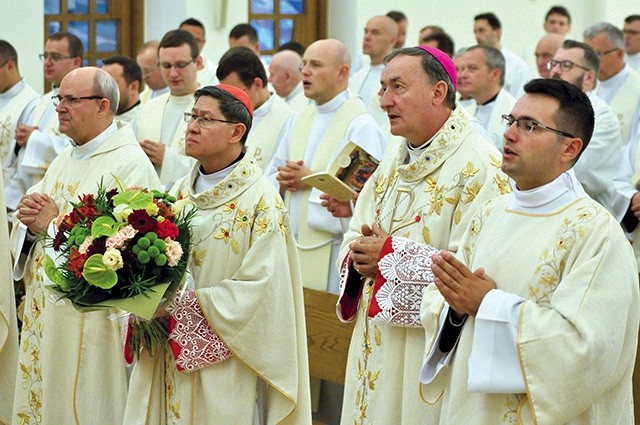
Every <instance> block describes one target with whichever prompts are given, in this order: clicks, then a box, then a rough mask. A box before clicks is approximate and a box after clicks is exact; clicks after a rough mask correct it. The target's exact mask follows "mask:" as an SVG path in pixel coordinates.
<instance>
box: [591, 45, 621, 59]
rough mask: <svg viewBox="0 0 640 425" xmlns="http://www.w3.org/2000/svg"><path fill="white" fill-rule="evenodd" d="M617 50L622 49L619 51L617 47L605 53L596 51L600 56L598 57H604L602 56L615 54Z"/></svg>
mask: <svg viewBox="0 0 640 425" xmlns="http://www.w3.org/2000/svg"><path fill="white" fill-rule="evenodd" d="M616 50H620V49H618V48H617V47H614V48H613V49H609V50H607V51H605V52H598V51H597V50H596V53H597V54H598V56H600V57H602V56H605V55H608V54H609V53H611V52H615V51H616Z"/></svg>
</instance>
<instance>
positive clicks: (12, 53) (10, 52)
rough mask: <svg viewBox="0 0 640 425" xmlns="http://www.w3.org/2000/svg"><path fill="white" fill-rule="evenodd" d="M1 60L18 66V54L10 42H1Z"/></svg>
mask: <svg viewBox="0 0 640 425" xmlns="http://www.w3.org/2000/svg"><path fill="white" fill-rule="evenodd" d="M0 60H2V61H13V62H15V64H16V67H17V66H18V52H16V49H15V48H14V47H13V46H12V45H11V43H9V42H8V41H5V40H0Z"/></svg>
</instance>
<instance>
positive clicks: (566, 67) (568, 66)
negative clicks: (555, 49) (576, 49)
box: [547, 59, 591, 71]
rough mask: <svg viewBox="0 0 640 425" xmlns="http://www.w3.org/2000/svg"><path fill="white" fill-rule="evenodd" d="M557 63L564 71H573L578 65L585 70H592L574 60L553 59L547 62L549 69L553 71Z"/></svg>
mask: <svg viewBox="0 0 640 425" xmlns="http://www.w3.org/2000/svg"><path fill="white" fill-rule="evenodd" d="M556 65H559V66H560V69H561V70H563V71H571V70H572V69H573V67H574V66H577V67H578V68H580V69H584V70H585V71H591V70H590V69H589V68H587V67H584V66H582V65H578V64H577V63H575V62H572V61H570V60H564V61H556V60H553V59H552V60H550V61H549V62H547V69H548V70H549V71H551V70H552V69H553V68H555V66H556Z"/></svg>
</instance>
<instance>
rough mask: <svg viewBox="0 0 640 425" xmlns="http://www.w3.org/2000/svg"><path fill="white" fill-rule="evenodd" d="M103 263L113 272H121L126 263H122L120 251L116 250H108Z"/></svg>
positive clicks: (103, 257)
mask: <svg viewBox="0 0 640 425" xmlns="http://www.w3.org/2000/svg"><path fill="white" fill-rule="evenodd" d="M102 262H103V263H104V265H105V266H107V267H109V268H110V269H111V270H113V271H116V270H119V269H121V268H122V267H123V266H124V261H122V255H121V254H120V251H118V250H117V249H115V248H108V249H107V250H106V251H105V252H104V255H103V256H102Z"/></svg>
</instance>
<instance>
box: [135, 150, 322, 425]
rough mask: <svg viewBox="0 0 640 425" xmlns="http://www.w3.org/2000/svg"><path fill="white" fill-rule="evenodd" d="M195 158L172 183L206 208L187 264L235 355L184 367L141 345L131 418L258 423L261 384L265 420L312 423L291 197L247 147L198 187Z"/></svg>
mask: <svg viewBox="0 0 640 425" xmlns="http://www.w3.org/2000/svg"><path fill="white" fill-rule="evenodd" d="M198 166H199V164H196V165H195V166H194V168H193V169H192V172H191V174H190V175H189V176H186V177H185V178H183V179H181V180H180V181H179V182H177V183H176V185H175V186H174V187H173V188H172V190H171V191H172V193H175V194H177V195H180V196H183V197H188V198H190V199H191V200H193V202H194V203H195V204H196V205H197V206H198V208H199V212H198V215H197V216H196V217H195V218H194V221H193V228H194V239H193V243H194V245H193V249H192V252H191V258H190V260H189V270H190V272H191V274H192V276H193V279H194V281H195V294H196V297H197V300H198V304H199V307H200V308H201V310H202V312H203V313H204V316H205V317H206V320H207V322H208V324H209V326H210V327H211V329H212V330H213V331H214V332H215V333H216V334H217V335H218V337H219V338H220V339H222V340H223V342H224V343H225V344H226V346H227V347H228V349H229V350H230V351H231V352H232V356H231V357H229V358H227V359H225V360H222V361H218V362H216V363H212V364H209V365H207V366H205V367H203V368H201V369H198V370H196V371H193V372H181V371H178V370H177V369H176V365H175V359H174V356H173V354H172V353H170V354H167V355H166V356H165V358H155V359H153V358H150V357H148V356H147V355H145V353H143V355H142V357H141V360H140V361H138V363H137V364H136V365H135V367H134V371H133V375H132V378H131V386H130V393H129V403H128V405H127V415H126V417H125V423H128V424H146V423H148V424H211V423H220V424H251V423H255V422H253V420H254V413H255V411H256V397H257V392H258V391H260V392H261V396H262V397H263V399H264V400H265V401H266V406H265V407H264V410H263V412H262V414H263V415H264V417H265V418H266V419H265V421H264V423H265V424H292V425H298V424H301V425H304V424H310V423H311V407H310V398H309V372H308V360H307V346H306V331H305V322H304V307H303V306H304V303H303V298H302V286H301V283H300V267H299V264H298V258H297V251H296V246H295V241H294V239H293V235H292V233H291V228H290V224H289V217H288V215H287V212H286V209H285V207H284V204H283V202H282V200H281V198H280V195H279V194H278V193H277V191H276V189H275V188H274V187H273V185H271V183H269V182H268V181H267V180H266V179H265V178H264V177H263V176H262V170H261V169H260V167H259V166H258V165H257V162H256V160H255V159H254V158H253V157H252V156H251V155H250V154H246V155H245V156H244V158H243V159H241V160H240V162H239V163H238V165H237V166H236V168H235V169H234V170H233V171H232V172H231V173H230V174H229V175H228V176H226V177H225V178H224V179H223V180H222V181H221V182H220V183H218V184H217V185H215V186H213V187H211V188H210V189H208V190H206V191H204V192H202V193H200V194H194V193H193V187H194V182H195V179H196V177H197V175H198ZM265 383H266V385H265ZM257 387H259V388H260V390H258V391H257V390H256V388H257Z"/></svg>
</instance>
